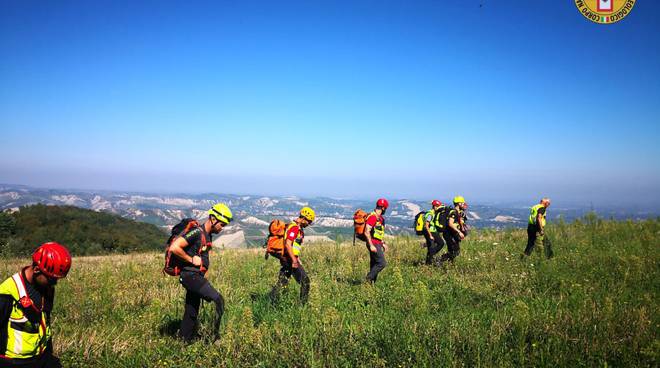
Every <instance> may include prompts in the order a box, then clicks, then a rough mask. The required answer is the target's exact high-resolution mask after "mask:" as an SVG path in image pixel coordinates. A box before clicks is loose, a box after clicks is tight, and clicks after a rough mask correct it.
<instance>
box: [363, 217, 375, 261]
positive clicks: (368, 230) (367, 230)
mask: <svg viewBox="0 0 660 368" xmlns="http://www.w3.org/2000/svg"><path fill="white" fill-rule="evenodd" d="M368 220H369V219H367V221H368ZM372 228H373V226H371V225H369V223H367V224H366V225H365V228H364V236H365V238H367V245H368V246H369V251H371V252H374V253H376V252H377V251H378V250H377V249H376V247H374V244H373V243H372V242H371V229H372Z"/></svg>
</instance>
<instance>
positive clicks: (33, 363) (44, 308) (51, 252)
mask: <svg viewBox="0 0 660 368" xmlns="http://www.w3.org/2000/svg"><path fill="white" fill-rule="evenodd" d="M70 268H71V254H70V253H69V251H68V249H67V248H66V247H65V246H63V245H61V244H58V243H55V242H50V243H44V244H42V245H41V246H39V247H38V248H37V250H36V251H35V252H34V253H33V254H32V265H30V266H26V267H23V268H22V269H21V270H20V271H19V272H17V273H15V274H14V275H13V276H11V277H10V278H8V279H6V280H5V281H4V282H3V283H2V284H0V366H3V367H4V366H9V367H49V368H51V367H53V368H54V367H61V366H62V365H61V364H60V361H59V359H58V358H56V357H55V356H54V355H53V344H52V332H51V329H50V321H51V311H52V310H53V303H54V298H55V285H56V284H57V281H58V280H59V279H61V278H64V277H66V275H67V273H68V272H69V269H70Z"/></svg>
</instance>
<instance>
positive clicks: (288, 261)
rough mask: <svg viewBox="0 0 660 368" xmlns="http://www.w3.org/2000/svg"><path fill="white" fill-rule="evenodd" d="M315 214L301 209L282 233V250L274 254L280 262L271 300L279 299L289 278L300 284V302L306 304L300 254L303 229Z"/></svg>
mask: <svg viewBox="0 0 660 368" xmlns="http://www.w3.org/2000/svg"><path fill="white" fill-rule="evenodd" d="M315 218H316V214H315V213H314V210H313V209H311V208H309V207H303V208H302V209H301V210H300V214H299V216H298V218H296V219H295V220H293V221H292V222H291V223H290V224H289V225H288V226H287V227H286V230H285V232H284V234H285V235H284V250H283V253H281V254H274V256H275V257H276V258H278V259H279V260H280V265H281V266H282V267H281V268H280V273H279V275H278V278H277V283H276V284H275V286H273V289H272V290H271V299H272V300H273V301H276V300H277V299H278V298H279V294H280V290H281V289H282V288H284V287H286V286H287V285H289V279H290V278H291V276H293V278H294V279H295V280H296V282H297V283H298V284H300V302H301V303H302V304H303V305H304V304H305V303H307V297H308V296H309V277H308V276H307V273H306V272H305V268H304V267H303V265H302V263H301V262H300V252H301V251H302V244H303V241H304V239H305V230H304V229H305V228H306V227H307V226H309V225H311V224H312V222H314V219H315Z"/></svg>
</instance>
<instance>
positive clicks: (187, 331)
mask: <svg viewBox="0 0 660 368" xmlns="http://www.w3.org/2000/svg"><path fill="white" fill-rule="evenodd" d="M232 218H233V216H232V213H231V210H230V209H229V207H227V205H226V204H224V203H218V204H216V205H215V206H213V207H212V208H211V209H210V210H209V211H208V219H207V220H206V221H205V222H204V224H202V225H201V226H193V227H192V228H191V229H189V230H188V231H186V232H185V233H183V234H182V235H181V236H179V237H177V238H176V239H174V240H173V241H172V243H171V245H170V250H171V252H172V254H173V255H174V256H176V257H178V258H179V260H180V261H181V262H182V263H183V264H182V268H181V273H180V275H179V282H180V283H181V285H183V287H184V288H185V289H186V301H185V303H186V304H185V308H184V311H183V319H182V320H181V328H180V329H179V337H181V338H182V339H183V340H184V341H186V342H190V341H192V340H193V338H194V336H193V335H194V332H195V327H196V326H197V315H198V313H199V304H200V299H204V300H206V301H207V302H210V301H213V302H214V303H215V314H216V315H215V322H214V325H213V332H214V334H215V338H216V339H217V338H218V336H219V335H218V333H219V329H220V320H221V319H222V314H223V313H224V307H225V305H224V304H225V302H224V299H223V298H222V295H220V293H219V292H218V291H217V290H216V289H215V288H214V287H213V286H212V285H211V283H210V282H209V281H208V280H207V279H206V277H205V276H206V271H207V270H208V268H209V251H210V250H211V245H212V240H213V239H212V234H218V233H219V232H220V231H222V229H223V228H224V227H225V226H226V225H228V224H229V223H230V222H231V221H232Z"/></svg>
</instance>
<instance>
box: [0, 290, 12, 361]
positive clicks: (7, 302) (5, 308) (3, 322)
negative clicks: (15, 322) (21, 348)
mask: <svg viewBox="0 0 660 368" xmlns="http://www.w3.org/2000/svg"><path fill="white" fill-rule="evenodd" d="M13 304H14V298H12V297H11V296H9V295H5V294H0V326H2V328H0V351H2V352H3V353H4V352H5V351H7V329H6V328H5V327H6V326H7V323H8V322H9V316H10V315H11V308H12V305H13Z"/></svg>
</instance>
